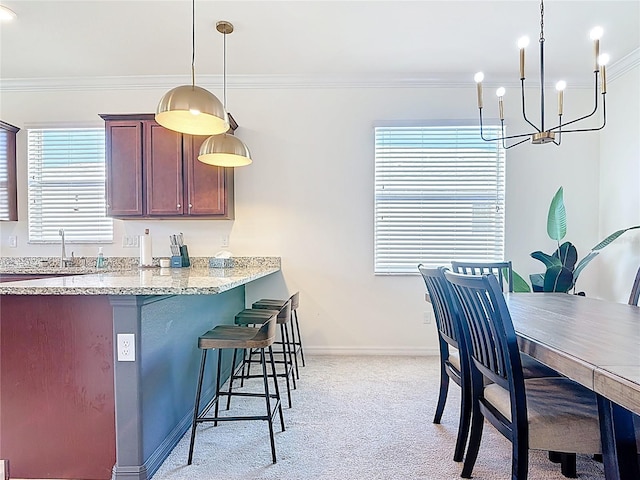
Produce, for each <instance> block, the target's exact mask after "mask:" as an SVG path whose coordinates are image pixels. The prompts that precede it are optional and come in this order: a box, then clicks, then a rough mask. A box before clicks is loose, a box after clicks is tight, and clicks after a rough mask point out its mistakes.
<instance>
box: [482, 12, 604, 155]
mask: <svg viewBox="0 0 640 480" xmlns="http://www.w3.org/2000/svg"><path fill="white" fill-rule="evenodd" d="M601 36H602V28H600V27H595V28H593V29H592V30H591V32H590V37H591V39H592V40H593V44H594V52H595V62H594V70H593V74H594V92H595V96H594V98H595V99H594V106H593V110H592V111H591V113H589V114H587V115H583V116H582V117H578V118H576V119H574V120H570V121H563V119H562V115H563V109H564V89H565V88H566V86H567V84H566V82H565V81H563V80H560V81H559V82H558V83H557V84H556V90H557V91H558V122H557V124H556V125H555V126H554V127H552V128H547V127H546V126H545V112H544V85H545V84H544V0H541V1H540V40H539V43H540V124H539V125H536V124H534V123H533V122H532V121H530V120H529V118H528V117H527V112H526V108H525V85H524V81H525V75H524V57H525V55H524V54H525V49H526V47H527V46H528V44H529V39H528V38H527V37H522V38H521V39H520V40H519V41H518V48H519V49H520V88H521V99H522V116H523V117H524V120H525V121H526V122H527V123H528V124H529V125H530V126H531V127H532V128H533V130H531V131H529V132H527V133H522V134H518V135H509V136H506V135H505V132H504V103H503V97H504V94H505V89H504V88H503V87H500V88H498V89H497V90H496V96H497V97H498V111H499V115H500V125H501V134H500V136H499V137H495V138H486V137H485V135H484V132H483V129H482V108H483V99H482V81H483V80H484V74H483V73H482V72H478V73H476V74H475V76H474V80H475V82H476V84H477V85H476V86H477V92H478V110H479V112H480V136H481V137H482V139H483V140H484V141H486V142H495V141H499V142H502V146H503V147H504V148H505V149H508V148H512V147H515V146H517V145H520V144H522V143H524V142H526V141H528V140H529V139H530V140H531V143H532V144H535V145H540V144H545V143H553V144H555V145H560V142H561V140H562V134H563V133H572V132H592V131H597V130H602V129H603V128H604V126H605V124H606V122H607V110H606V103H605V99H606V93H607V78H606V70H605V65H606V64H607V62H608V61H609V56H608V55H607V54H602V55H601V54H600V38H601ZM599 77H600V84H601V85H600V94H601V95H602V112H603V113H602V125H600V126H599V127H596V128H572V129H566V128H565V127H567V126H568V125H573V124H575V123H577V122H580V121H582V120H585V119H587V118H589V117H592V116H593V115H595V114H596V112H597V111H598V83H599V82H598V78H599ZM508 141H511V142H512V143H511V144H509V145H507V143H508Z"/></svg>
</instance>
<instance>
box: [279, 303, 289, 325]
mask: <svg viewBox="0 0 640 480" xmlns="http://www.w3.org/2000/svg"><path fill="white" fill-rule="evenodd" d="M290 318H291V300H287V303H285V304H284V305H283V306H282V308H281V309H280V312H279V313H278V323H287V322H288V321H289V319H290Z"/></svg>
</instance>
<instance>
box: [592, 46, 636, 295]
mask: <svg viewBox="0 0 640 480" xmlns="http://www.w3.org/2000/svg"><path fill="white" fill-rule="evenodd" d="M636 53H637V52H636ZM608 90H609V93H607V97H609V98H608V103H607V112H608V114H609V115H608V117H609V118H608V126H607V128H606V129H605V130H603V132H602V141H601V145H600V159H601V160H600V228H599V230H600V237H601V238H605V237H606V236H607V235H609V234H611V233H613V232H614V231H616V230H618V229H621V228H627V227H630V226H632V225H639V224H640V188H639V185H640V66H638V62H636V65H635V67H633V68H631V69H630V70H629V71H627V72H625V73H624V74H623V75H622V76H621V77H619V78H617V79H616V80H615V81H613V82H611V87H610V88H609V89H608ZM596 262H597V263H598V266H599V267H600V268H599V271H600V281H599V286H600V293H601V295H602V297H603V298H607V299H609V300H614V301H618V302H626V301H627V300H628V298H629V292H630V291H631V285H632V284H633V279H634V277H635V273H636V270H637V269H638V266H640V232H639V231H638V230H635V231H634V230H632V231H630V232H627V233H626V234H624V235H623V236H622V237H620V238H619V239H618V240H616V241H615V242H614V243H612V244H611V245H609V246H608V247H607V248H606V250H603V252H602V254H600V256H599V257H598V258H596V260H594V263H596Z"/></svg>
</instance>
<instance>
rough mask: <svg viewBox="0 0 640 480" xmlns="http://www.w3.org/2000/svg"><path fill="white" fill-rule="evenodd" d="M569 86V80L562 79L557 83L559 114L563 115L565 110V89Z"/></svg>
mask: <svg viewBox="0 0 640 480" xmlns="http://www.w3.org/2000/svg"><path fill="white" fill-rule="evenodd" d="M565 88H567V82H565V81H564V80H560V81H559V82H558V83H556V90H558V115H560V116H562V113H563V110H564V89H565Z"/></svg>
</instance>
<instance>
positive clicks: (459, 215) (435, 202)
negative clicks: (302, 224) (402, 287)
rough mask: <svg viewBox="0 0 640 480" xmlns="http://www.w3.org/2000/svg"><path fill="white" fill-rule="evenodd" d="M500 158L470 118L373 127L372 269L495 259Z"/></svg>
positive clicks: (500, 226)
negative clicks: (460, 123)
mask: <svg viewBox="0 0 640 480" xmlns="http://www.w3.org/2000/svg"><path fill="white" fill-rule="evenodd" d="M484 130H485V135H486V136H499V134H500V132H499V127H495V130H493V129H492V128H491V127H484ZM504 160H505V153H504V149H503V148H502V147H501V145H498V142H484V141H483V140H482V139H481V138H480V132H479V128H478V127H475V126H473V127H472V126H411V127H377V128H376V129H375V273H379V274H393V273H397V274H400V273H416V271H417V265H418V264H419V263H424V264H425V265H429V266H439V265H447V264H450V263H451V260H467V261H499V260H502V259H503V255H504V176H505V175H504Z"/></svg>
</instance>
